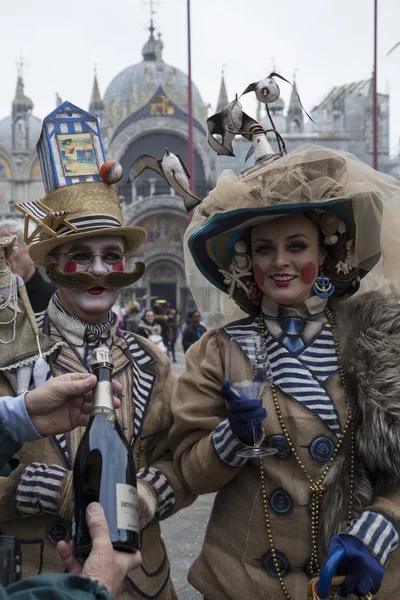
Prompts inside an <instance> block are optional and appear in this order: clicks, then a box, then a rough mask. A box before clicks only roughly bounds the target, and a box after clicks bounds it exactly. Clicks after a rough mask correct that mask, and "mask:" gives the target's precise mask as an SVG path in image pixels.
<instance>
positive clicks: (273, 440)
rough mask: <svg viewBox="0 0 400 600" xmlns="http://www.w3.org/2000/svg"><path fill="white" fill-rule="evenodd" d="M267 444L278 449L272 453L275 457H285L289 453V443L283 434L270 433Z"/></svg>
mask: <svg viewBox="0 0 400 600" xmlns="http://www.w3.org/2000/svg"><path fill="white" fill-rule="evenodd" d="M267 446H271V447H272V448H277V449H278V452H277V453H276V454H275V455H274V456H276V457H277V458H287V457H288V456H289V454H290V453H291V449H290V446H289V443H288V441H287V439H286V438H285V436H284V435H271V437H269V438H268V441H267Z"/></svg>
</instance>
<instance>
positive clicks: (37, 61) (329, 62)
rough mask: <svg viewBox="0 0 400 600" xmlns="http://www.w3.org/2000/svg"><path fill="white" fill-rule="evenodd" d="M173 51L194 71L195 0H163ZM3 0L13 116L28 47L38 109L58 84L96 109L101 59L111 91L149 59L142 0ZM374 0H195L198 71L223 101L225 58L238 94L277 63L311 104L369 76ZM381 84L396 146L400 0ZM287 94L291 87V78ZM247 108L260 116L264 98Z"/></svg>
mask: <svg viewBox="0 0 400 600" xmlns="http://www.w3.org/2000/svg"><path fill="white" fill-rule="evenodd" d="M155 4H156V5H158V7H156V10H157V14H156V16H155V24H156V26H157V29H158V30H159V31H161V33H162V38H163V41H164V51H163V58H164V60H165V61H166V62H167V63H169V64H171V65H174V66H176V67H178V68H179V69H181V70H182V71H184V72H187V53H186V49H187V34H186V0H163V1H162V2H156V1H155ZM4 5H5V1H4V0H3V2H0V50H1V57H2V59H1V75H0V77H1V79H0V118H3V117H5V116H7V115H8V114H9V113H10V110H11V102H12V99H13V96H14V92H15V84H16V77H17V71H16V61H17V59H18V57H19V56H20V54H21V51H22V53H23V55H24V57H25V58H26V59H27V61H28V62H29V66H28V68H27V69H25V74H24V80H25V93H26V95H27V96H29V97H30V98H31V99H32V100H33V102H34V105H35V106H34V111H33V112H34V114H35V115H36V116H38V117H40V118H43V117H44V116H45V115H46V114H48V113H49V112H50V111H51V110H53V108H54V107H55V93H56V92H58V94H59V95H60V96H61V97H62V99H63V100H66V99H68V100H70V101H71V102H73V103H74V104H77V105H78V106H80V107H82V108H85V109H87V108H88V104H89V100H90V93H91V88H92V82H93V68H94V64H95V63H96V64H97V70H98V79H99V86H100V92H101V94H102V95H103V94H104V92H105V90H106V87H107V86H108V84H109V83H110V82H111V80H112V79H113V77H114V76H115V75H117V73H119V72H120V71H121V70H122V69H124V68H125V67H127V66H129V65H131V64H134V63H137V62H140V60H141V59H142V55H141V50H142V47H143V44H144V43H145V41H146V39H147V37H148V30H147V27H148V25H149V2H147V3H146V2H143V1H142V0H113V2H110V1H109V0H107V2H106V1H105V0H96V1H95V0H81V1H80V2H70V3H68V2H63V3H59V2H55V1H54V0H36V2H32V0H18V1H16V2H7V5H6V6H4ZM373 5H374V2H373V0H302V1H299V0H191V12H192V79H193V81H194V83H195V84H196V85H197V87H198V88H199V90H200V93H201V95H202V97H203V100H204V102H206V103H211V104H212V105H213V107H215V104H216V100H217V96H218V90H219V84H220V77H221V66H222V65H225V77H226V84H227V89H228V94H229V96H230V97H232V98H233V97H234V94H235V92H238V93H241V92H242V91H243V89H244V88H245V87H246V86H247V85H248V83H250V82H252V81H257V80H259V79H261V78H262V77H264V76H265V75H267V74H268V73H269V72H270V71H271V70H272V57H274V59H275V63H276V68H277V71H278V72H279V73H281V74H282V75H284V76H285V77H287V78H288V79H292V77H293V71H294V69H297V83H298V89H299V92H300V95H301V98H302V100H303V103H304V105H305V107H306V108H307V109H311V108H312V107H313V106H314V105H315V104H317V103H318V101H320V100H321V99H323V97H324V96H325V95H326V94H327V93H328V92H329V90H330V89H331V88H332V87H333V86H337V85H341V84H344V83H350V82H352V81H357V80H361V79H365V78H368V77H369V76H370V75H371V73H372V66H373ZM378 27H379V30H378V31H379V48H378V59H379V63H378V90H379V91H380V92H388V93H390V100H391V103H390V109H391V114H390V117H391V150H392V153H394V154H396V153H398V145H399V138H400V78H399V75H400V47H398V48H397V49H396V50H395V51H394V52H393V53H392V54H391V55H390V56H389V57H386V54H387V52H388V51H389V50H390V48H391V47H392V46H393V45H394V44H395V43H396V42H398V41H400V0H379V23H378ZM281 89H282V97H283V98H284V100H285V101H287V100H288V98H289V95H290V90H289V88H288V87H287V86H286V84H282V86H281ZM244 104H245V109H247V112H250V114H252V115H253V116H255V103H254V101H253V100H251V101H250V100H247V101H246V102H245V103H244Z"/></svg>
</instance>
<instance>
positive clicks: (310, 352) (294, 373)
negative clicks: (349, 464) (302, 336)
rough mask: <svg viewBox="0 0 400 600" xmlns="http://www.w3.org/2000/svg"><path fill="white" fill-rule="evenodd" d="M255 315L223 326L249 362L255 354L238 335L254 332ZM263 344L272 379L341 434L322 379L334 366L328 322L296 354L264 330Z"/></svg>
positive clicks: (335, 360) (255, 327) (326, 376)
mask: <svg viewBox="0 0 400 600" xmlns="http://www.w3.org/2000/svg"><path fill="white" fill-rule="evenodd" d="M259 318H260V317H259V316H257V317H255V318H254V317H248V318H246V319H241V320H240V321H235V322H234V323H231V324H230V325H228V326H226V327H225V328H224V330H225V331H226V332H227V334H228V335H229V336H230V337H233V338H234V339H237V341H238V343H239V344H240V346H241V347H242V350H243V352H244V353H245V354H246V356H247V357H248V359H249V360H250V363H251V364H252V365H253V364H254V362H255V356H254V355H253V354H252V352H251V351H249V348H248V347H247V346H246V343H245V341H244V340H243V338H242V339H241V337H240V336H246V335H256V334H257V332H258V323H259ZM266 345H267V350H268V358H269V361H270V365H271V371H272V380H273V383H274V385H276V386H277V387H278V388H279V389H280V390H281V391H282V392H283V393H284V394H286V395H287V396H289V397H290V398H292V399H293V400H296V401H297V402H299V403H301V404H302V405H303V406H304V407H305V408H307V409H308V410H311V411H312V412H313V413H314V414H315V415H317V416H318V417H319V418H320V419H321V420H322V421H323V423H324V424H325V425H326V426H327V427H328V428H329V429H330V430H331V432H332V433H334V434H335V435H336V436H337V437H340V435H341V429H340V424H339V419H338V415H337V413H336V410H335V407H334V405H333V403H332V400H331V399H330V397H329V396H328V394H327V392H326V390H325V387H324V383H325V382H326V381H327V379H328V378H329V377H331V376H332V375H333V374H334V373H336V371H337V370H338V368H339V366H338V362H337V357H336V352H335V344H334V340H333V335H332V331H331V327H330V325H329V323H327V324H325V325H324V326H323V328H322V331H321V332H320V333H319V335H318V336H317V337H315V338H314V339H313V340H312V341H311V343H310V344H309V345H307V347H306V348H305V349H304V350H303V352H302V353H301V354H299V355H298V356H293V355H292V354H291V353H290V352H289V350H288V349H287V348H285V347H284V346H283V345H282V344H281V343H280V342H279V340H277V339H275V338H274V337H272V335H271V334H270V332H269V331H267V337H266Z"/></svg>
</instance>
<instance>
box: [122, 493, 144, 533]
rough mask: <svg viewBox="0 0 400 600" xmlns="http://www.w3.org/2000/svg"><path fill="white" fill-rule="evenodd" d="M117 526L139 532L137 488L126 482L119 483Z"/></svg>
mask: <svg viewBox="0 0 400 600" xmlns="http://www.w3.org/2000/svg"><path fill="white" fill-rule="evenodd" d="M117 527H118V529H128V530H129V531H136V533H139V506H138V494H137V489H136V488H134V487H133V486H132V485H127V484H126V483H117Z"/></svg>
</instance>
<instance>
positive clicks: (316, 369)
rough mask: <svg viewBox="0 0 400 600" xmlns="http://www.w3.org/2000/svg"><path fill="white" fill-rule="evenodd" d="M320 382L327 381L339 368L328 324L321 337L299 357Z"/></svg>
mask: <svg viewBox="0 0 400 600" xmlns="http://www.w3.org/2000/svg"><path fill="white" fill-rule="evenodd" d="M298 358H299V360H301V362H302V363H303V364H304V365H305V366H306V367H307V369H309V370H310V371H311V372H312V373H313V375H314V376H315V377H316V379H318V381H321V382H323V381H326V380H327V379H328V377H330V376H331V375H333V373H336V371H337V370H338V368H339V365H338V360H337V356H336V351H335V342H334V339H333V335H332V330H331V326H330V324H329V323H327V324H326V325H325V327H324V329H323V330H322V331H321V333H320V335H319V336H318V337H317V339H316V340H314V341H313V343H312V344H311V345H310V346H308V347H307V348H306V349H305V350H304V351H303V352H302V353H301V354H300V356H298Z"/></svg>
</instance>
